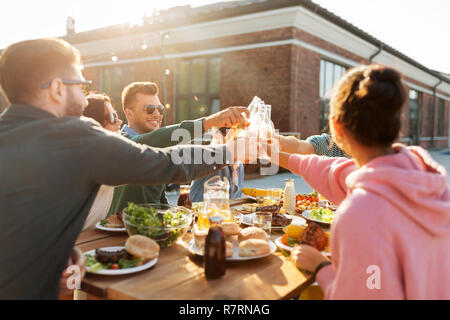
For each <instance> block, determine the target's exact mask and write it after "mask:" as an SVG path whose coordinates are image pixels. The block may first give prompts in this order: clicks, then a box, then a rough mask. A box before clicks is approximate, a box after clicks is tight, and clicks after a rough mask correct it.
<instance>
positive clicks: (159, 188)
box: [107, 118, 203, 217]
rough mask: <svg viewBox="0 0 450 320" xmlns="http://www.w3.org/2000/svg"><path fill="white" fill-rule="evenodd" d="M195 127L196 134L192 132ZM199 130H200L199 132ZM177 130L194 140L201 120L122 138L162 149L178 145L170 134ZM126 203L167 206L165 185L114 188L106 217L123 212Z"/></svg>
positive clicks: (198, 133)
mask: <svg viewBox="0 0 450 320" xmlns="http://www.w3.org/2000/svg"><path fill="white" fill-rule="evenodd" d="M196 127H197V131H198V132H194V131H195V128H196ZM199 128H201V130H199ZM177 129H185V130H187V131H188V132H189V134H190V136H191V137H192V139H194V134H196V135H202V134H203V118H202V119H198V120H192V121H190V120H187V121H183V122H181V123H180V124H175V125H171V126H167V127H163V128H160V129H158V130H154V131H152V132H149V133H146V134H142V135H138V136H134V137H131V136H130V135H128V134H127V133H126V132H122V134H123V136H125V137H127V138H128V139H131V140H133V141H134V142H137V143H140V144H145V145H148V146H152V147H158V148H164V147H170V146H173V145H176V144H178V143H179V141H177V140H172V134H173V133H174V131H175V130H177ZM196 138H198V137H196ZM185 142H187V141H185ZM128 202H134V203H138V204H142V203H164V204H167V203H168V201H167V196H166V185H165V184H163V185H126V186H120V187H117V188H115V189H114V196H113V200H112V203H111V207H110V209H109V212H108V215H107V216H108V217H109V216H110V215H112V214H116V213H119V212H120V211H122V210H123V208H125V207H127V205H128Z"/></svg>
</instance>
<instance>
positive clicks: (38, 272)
mask: <svg viewBox="0 0 450 320" xmlns="http://www.w3.org/2000/svg"><path fill="white" fill-rule="evenodd" d="M199 149H201V150H199ZM194 150H196V151H195V152H200V153H202V152H206V153H210V154H213V155H214V154H215V159H217V158H219V157H221V159H223V160H224V162H223V163H225V158H226V154H227V149H226V147H225V146H220V147H217V148H213V147H206V148H205V147H202V146H190V145H189V146H187V145H184V146H175V147H172V148H165V149H158V148H151V147H148V146H144V145H140V144H136V143H134V142H133V141H130V140H129V139H126V138H124V137H121V136H120V135H118V134H115V133H111V132H109V131H106V130H104V129H103V128H102V127H101V126H100V125H99V124H98V123H97V122H96V121H94V120H90V119H87V118H83V117H82V118H78V117H64V118H57V117H55V116H53V115H51V114H49V113H47V112H45V111H43V110H40V109H37V108H34V107H31V106H26V105H12V106H10V107H9V108H8V109H7V110H6V111H5V112H4V113H3V114H2V115H1V116H0V177H1V178H0V299H56V298H57V297H58V290H59V281H60V278H61V274H62V272H63V270H64V268H65V266H66V262H67V260H68V259H69V256H70V253H71V251H72V248H73V246H74V243H75V240H76V239H77V237H78V234H79V233H80V231H81V228H82V226H83V223H84V220H85V218H86V216H87V214H88V212H89V209H90V208H91V205H92V202H93V200H94V198H95V196H96V194H97V192H98V189H99V187H100V185H101V184H106V185H122V184H153V183H154V184H163V183H179V184H183V183H188V182H190V181H191V180H193V179H194V178H195V179H196V178H200V177H202V176H205V175H207V174H210V173H212V172H213V171H216V170H219V169H221V168H222V167H223V165H220V164H219V165H216V164H211V165H206V164H201V165H194V164H192V165H188V164H180V165H174V164H173V162H172V160H171V151H176V152H179V153H180V154H183V153H189V152H190V153H193V152H194Z"/></svg>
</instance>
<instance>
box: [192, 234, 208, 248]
mask: <svg viewBox="0 0 450 320" xmlns="http://www.w3.org/2000/svg"><path fill="white" fill-rule="evenodd" d="M207 235H208V230H195V232H194V243H195V245H196V246H197V247H198V248H200V249H202V250H203V249H205V241H206V236H207Z"/></svg>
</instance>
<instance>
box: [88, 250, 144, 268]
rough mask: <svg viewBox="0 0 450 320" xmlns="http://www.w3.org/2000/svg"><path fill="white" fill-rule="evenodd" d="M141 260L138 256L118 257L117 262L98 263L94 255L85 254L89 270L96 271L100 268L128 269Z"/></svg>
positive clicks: (135, 265)
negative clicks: (131, 257)
mask: <svg viewBox="0 0 450 320" xmlns="http://www.w3.org/2000/svg"><path fill="white" fill-rule="evenodd" d="M140 262H141V259H140V258H137V259H131V260H129V259H119V262H118V263H113V262H110V263H100V262H98V261H97V259H95V256H94V255H90V254H87V255H86V267H87V268H88V269H89V271H90V272H98V271H100V270H118V269H128V268H134V267H137V266H138V265H139V263H140Z"/></svg>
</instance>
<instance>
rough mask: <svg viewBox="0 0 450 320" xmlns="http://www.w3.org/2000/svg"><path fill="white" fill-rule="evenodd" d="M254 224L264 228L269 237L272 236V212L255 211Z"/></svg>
mask: <svg viewBox="0 0 450 320" xmlns="http://www.w3.org/2000/svg"><path fill="white" fill-rule="evenodd" d="M253 226H254V227H258V228H261V229H263V230H264V231H265V232H266V234H267V237H268V238H270V234H271V231H272V213H270V212H255V213H254V216H253Z"/></svg>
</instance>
